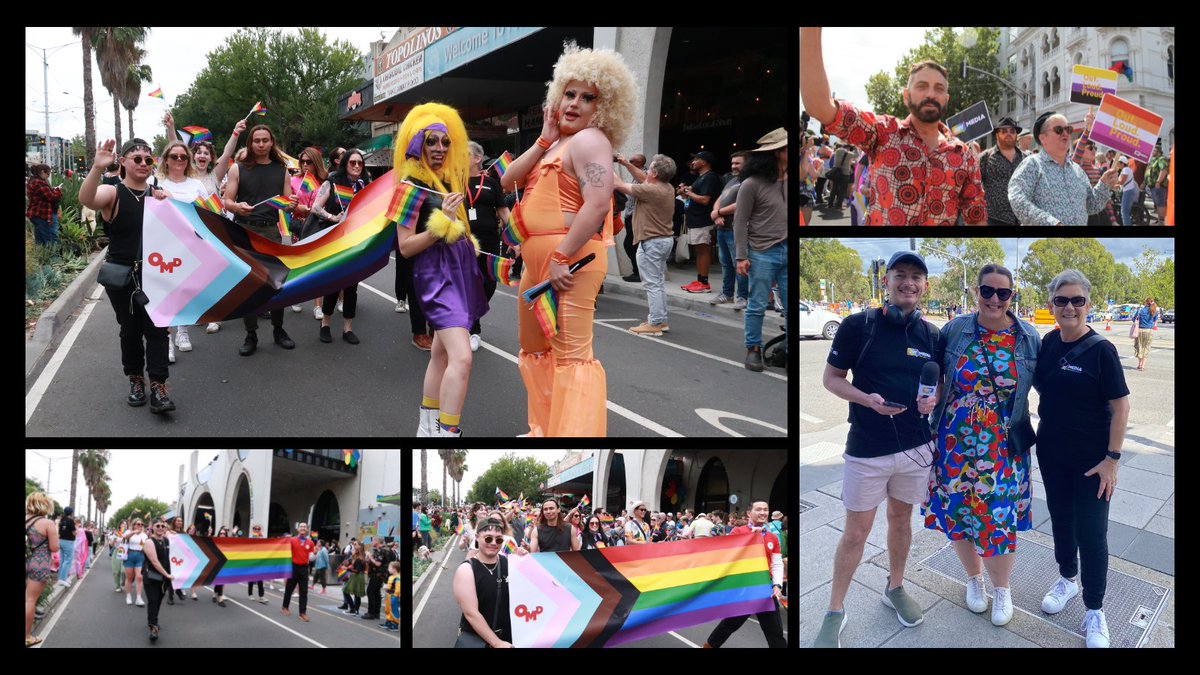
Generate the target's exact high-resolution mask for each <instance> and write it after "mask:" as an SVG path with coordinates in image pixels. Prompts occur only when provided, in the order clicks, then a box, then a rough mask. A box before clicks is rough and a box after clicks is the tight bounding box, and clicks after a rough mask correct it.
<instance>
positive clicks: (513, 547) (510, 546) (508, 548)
mask: <svg viewBox="0 0 1200 675" xmlns="http://www.w3.org/2000/svg"><path fill="white" fill-rule="evenodd" d="M500 552H501V553H503V554H504V555H512V554H514V553H516V552H517V544H516V542H514V541H513V540H512V537H505V538H504V546H502V547H500Z"/></svg>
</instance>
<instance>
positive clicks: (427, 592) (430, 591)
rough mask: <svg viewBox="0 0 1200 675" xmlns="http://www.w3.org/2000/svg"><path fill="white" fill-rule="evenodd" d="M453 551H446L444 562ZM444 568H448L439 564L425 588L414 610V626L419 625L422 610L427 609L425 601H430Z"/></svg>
mask: <svg viewBox="0 0 1200 675" xmlns="http://www.w3.org/2000/svg"><path fill="white" fill-rule="evenodd" d="M451 553H453V551H449V550H448V551H446V556H445V557H444V558H443V559H442V560H443V562H444V561H445V560H446V558H449V557H450V554H451ZM444 569H446V568H445V567H442V566H440V565H439V566H438V571H437V573H436V574H434V575H433V581H431V582H429V587H428V588H426V589H425V596H424V597H422V598H421V602H420V604H418V605H417V608H416V609H415V610H414V611H413V628H416V627H417V621H418V620H420V618H421V612H423V611H424V610H425V603H427V602H429V596H430V595H432V594H433V589H434V587H436V586H437V581H438V578H439V577H441V576H442V570H444Z"/></svg>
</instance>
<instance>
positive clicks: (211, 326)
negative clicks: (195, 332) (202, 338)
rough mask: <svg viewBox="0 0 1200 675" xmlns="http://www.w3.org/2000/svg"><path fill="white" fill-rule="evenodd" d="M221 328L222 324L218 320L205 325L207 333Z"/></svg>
mask: <svg viewBox="0 0 1200 675" xmlns="http://www.w3.org/2000/svg"><path fill="white" fill-rule="evenodd" d="M219 330H221V324H219V323H217V322H216V321H213V322H212V323H210V324H208V325H207V326H205V327H204V332H205V333H215V332H217V331H219Z"/></svg>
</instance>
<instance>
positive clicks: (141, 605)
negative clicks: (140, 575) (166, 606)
mask: <svg viewBox="0 0 1200 675" xmlns="http://www.w3.org/2000/svg"><path fill="white" fill-rule="evenodd" d="M133 604H135V605H137V606H138V607H145V606H146V601H145V600H142V596H140V595H139V596H138V597H137V602H134V603H133Z"/></svg>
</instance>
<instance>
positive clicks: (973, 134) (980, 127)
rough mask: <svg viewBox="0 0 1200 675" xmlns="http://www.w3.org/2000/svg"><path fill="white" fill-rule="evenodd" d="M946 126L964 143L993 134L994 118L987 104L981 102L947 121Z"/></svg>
mask: <svg viewBox="0 0 1200 675" xmlns="http://www.w3.org/2000/svg"><path fill="white" fill-rule="evenodd" d="M946 126H948V127H950V130H951V131H953V132H954V135H955V136H957V137H958V140H960V141H962V142H963V143H970V142H971V141H973V140H975V139H976V138H979V137H980V136H986V135H988V134H990V133H992V117H991V115H989V114H988V109H987V102H986V101H980V102H979V103H976V104H975V105H973V106H971V107H970V108H967V109H966V110H963V111H962V112H960V113H958V114H957V115H953V116H951V117H950V118H949V119H947V120H946Z"/></svg>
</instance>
